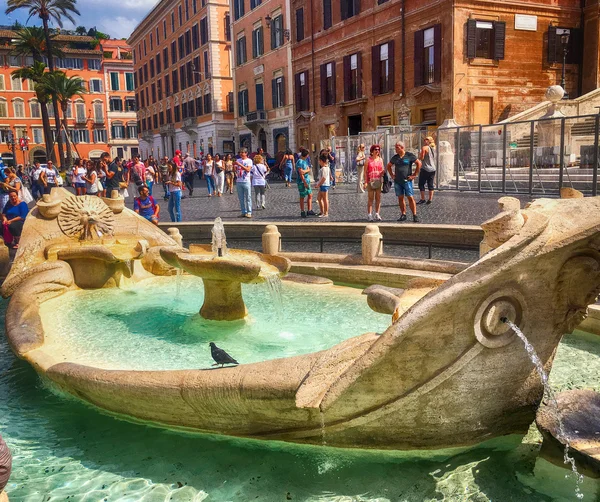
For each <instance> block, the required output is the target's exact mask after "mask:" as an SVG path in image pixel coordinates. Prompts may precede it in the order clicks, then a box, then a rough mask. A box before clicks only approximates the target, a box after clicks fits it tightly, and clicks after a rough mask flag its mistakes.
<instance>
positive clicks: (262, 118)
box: [246, 110, 267, 124]
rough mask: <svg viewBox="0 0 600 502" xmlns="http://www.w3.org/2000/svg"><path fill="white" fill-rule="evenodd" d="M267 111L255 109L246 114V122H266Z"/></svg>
mask: <svg viewBox="0 0 600 502" xmlns="http://www.w3.org/2000/svg"><path fill="white" fill-rule="evenodd" d="M266 121H267V112H266V111H265V110H257V111H255V112H250V113H248V114H246V124H254V123H257V122H266Z"/></svg>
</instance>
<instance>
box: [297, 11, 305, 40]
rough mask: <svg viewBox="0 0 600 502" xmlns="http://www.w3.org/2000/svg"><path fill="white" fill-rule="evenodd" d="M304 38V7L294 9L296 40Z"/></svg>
mask: <svg viewBox="0 0 600 502" xmlns="http://www.w3.org/2000/svg"><path fill="white" fill-rule="evenodd" d="M302 40H304V9H303V8H302V7H301V8H299V9H297V10H296V42H300V41H302Z"/></svg>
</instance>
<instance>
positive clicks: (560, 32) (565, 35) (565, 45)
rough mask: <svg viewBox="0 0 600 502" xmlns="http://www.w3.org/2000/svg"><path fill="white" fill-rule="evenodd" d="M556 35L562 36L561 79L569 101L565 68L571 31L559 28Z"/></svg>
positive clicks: (565, 96)
mask: <svg viewBox="0 0 600 502" xmlns="http://www.w3.org/2000/svg"><path fill="white" fill-rule="evenodd" d="M556 34H557V35H558V36H560V45H561V46H562V50H563V60H562V73H561V78H560V86H561V87H562V88H563V89H564V91H565V95H564V99H569V94H568V93H567V90H566V89H565V85H566V82H565V66H566V64H567V53H568V52H569V37H570V35H571V30H569V29H567V28H557V29H556Z"/></svg>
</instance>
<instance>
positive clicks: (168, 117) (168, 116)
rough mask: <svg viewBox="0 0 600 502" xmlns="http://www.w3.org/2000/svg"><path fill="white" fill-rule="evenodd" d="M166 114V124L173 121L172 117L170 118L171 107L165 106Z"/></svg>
mask: <svg viewBox="0 0 600 502" xmlns="http://www.w3.org/2000/svg"><path fill="white" fill-rule="evenodd" d="M166 115H167V124H170V123H171V122H173V118H172V115H171V109H170V108H167V113H166Z"/></svg>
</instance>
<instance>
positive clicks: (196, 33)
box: [192, 24, 200, 50]
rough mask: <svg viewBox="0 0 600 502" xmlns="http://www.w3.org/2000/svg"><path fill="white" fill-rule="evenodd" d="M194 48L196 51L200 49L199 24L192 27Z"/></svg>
mask: <svg viewBox="0 0 600 502" xmlns="http://www.w3.org/2000/svg"><path fill="white" fill-rule="evenodd" d="M192 46H193V47H194V50H196V49H197V48H198V47H200V35H199V30H198V25H197V24H195V25H194V26H192Z"/></svg>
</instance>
